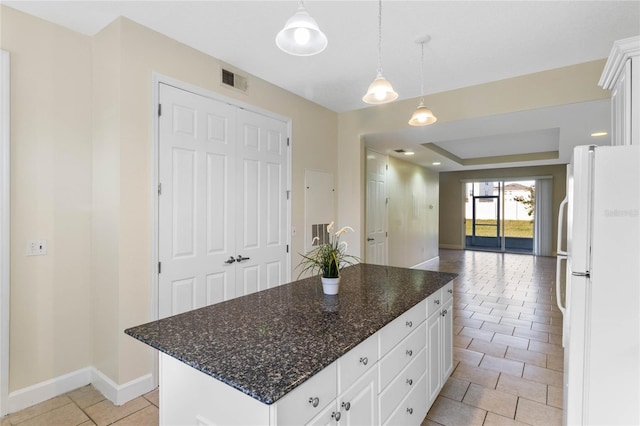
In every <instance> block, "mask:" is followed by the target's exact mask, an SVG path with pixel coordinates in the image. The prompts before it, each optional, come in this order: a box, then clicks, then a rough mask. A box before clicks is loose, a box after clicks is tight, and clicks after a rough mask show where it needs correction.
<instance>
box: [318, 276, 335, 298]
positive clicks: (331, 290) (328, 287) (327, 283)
mask: <svg viewBox="0 0 640 426" xmlns="http://www.w3.org/2000/svg"><path fill="white" fill-rule="evenodd" d="M321 279H322V291H323V292H324V294H329V295H334V294H338V287H339V286H340V277H338V278H325V277H321Z"/></svg>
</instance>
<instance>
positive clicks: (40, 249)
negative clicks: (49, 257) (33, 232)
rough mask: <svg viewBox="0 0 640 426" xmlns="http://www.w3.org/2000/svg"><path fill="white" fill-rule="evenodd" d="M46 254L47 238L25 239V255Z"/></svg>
mask: <svg viewBox="0 0 640 426" xmlns="http://www.w3.org/2000/svg"><path fill="white" fill-rule="evenodd" d="M45 254H47V240H29V241H27V256H42V255H45Z"/></svg>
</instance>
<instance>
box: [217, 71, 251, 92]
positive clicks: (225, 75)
mask: <svg viewBox="0 0 640 426" xmlns="http://www.w3.org/2000/svg"><path fill="white" fill-rule="evenodd" d="M222 84H225V85H227V86H231V87H233V88H235V89H238V90H242V91H243V92H246V91H247V79H246V78H245V77H242V76H241V75H238V74H235V73H233V72H231V71H229V70H225V69H224V68H223V69H222Z"/></svg>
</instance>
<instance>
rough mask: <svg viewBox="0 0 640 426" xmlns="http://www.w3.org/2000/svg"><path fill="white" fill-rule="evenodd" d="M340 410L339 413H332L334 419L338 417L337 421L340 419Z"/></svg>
mask: <svg viewBox="0 0 640 426" xmlns="http://www.w3.org/2000/svg"><path fill="white" fill-rule="evenodd" d="M340 417H341V416H340V411H338V412H337V413H336V412H335V411H334V412H333V413H331V418H332V419H336V422H339V421H340Z"/></svg>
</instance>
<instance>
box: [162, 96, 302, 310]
mask: <svg viewBox="0 0 640 426" xmlns="http://www.w3.org/2000/svg"><path fill="white" fill-rule="evenodd" d="M159 99H160V104H161V106H162V107H161V111H162V113H161V115H160V117H159V172H158V175H159V182H160V185H159V188H158V189H159V198H158V216H159V218H158V225H159V229H158V244H159V248H158V259H159V261H160V265H159V269H160V271H159V275H158V305H159V306H158V316H159V318H164V317H167V316H171V315H175V314H178V313H181V312H185V311H188V310H192V309H196V308H199V307H203V306H207V305H210V304H213V303H218V302H221V301H224V300H228V299H231V298H234V297H238V296H242V295H245V294H249V293H252V292H254V291H257V290H263V289H266V288H270V287H273V286H276V285H280V284H283V283H284V282H286V281H287V279H288V271H289V266H288V262H289V255H288V253H287V248H288V247H287V243H288V241H287V240H288V234H287V232H286V229H287V221H288V214H289V205H288V201H287V192H286V190H287V185H288V182H289V175H288V147H287V133H288V129H287V125H286V123H285V122H283V121H280V120H276V119H273V118H270V117H266V116H264V115H261V114H257V113H254V112H250V111H247V110H243V109H240V108H238V107H235V106H233V105H229V104H227V103H224V102H219V101H216V100H214V99H211V98H208V97H206V96H201V95H198V94H194V93H191V92H187V91H184V90H181V89H177V88H175V87H172V86H169V85H166V84H160V87H159Z"/></svg>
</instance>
